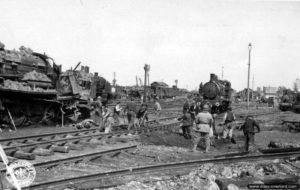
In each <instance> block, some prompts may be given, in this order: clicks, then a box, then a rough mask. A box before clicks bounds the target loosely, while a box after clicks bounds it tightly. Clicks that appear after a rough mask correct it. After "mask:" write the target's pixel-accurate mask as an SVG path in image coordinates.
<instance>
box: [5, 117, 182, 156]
mask: <svg viewBox="0 0 300 190" xmlns="http://www.w3.org/2000/svg"><path fill="white" fill-rule="evenodd" d="M169 119H173V118H165V120H169ZM178 124H179V122H172V123H169V124H159V125H156V126H152V127H144V128H140V129H134V130H130V131H128V130H123V131H116V132H113V133H103V132H100V129H99V128H93V129H85V130H76V131H66V132H58V133H47V134H40V135H32V136H25V137H15V138H9V139H1V140H0V143H1V144H2V146H3V149H4V151H5V153H6V154H7V155H8V156H10V157H14V158H19V159H27V160H34V159H35V156H36V155H41V156H43V155H44V156H46V155H49V154H50V153H52V152H62V153H68V152H69V150H82V149H83V148H84V146H86V145H93V146H94V145H98V144H101V143H103V142H107V141H109V140H110V139H113V138H128V137H129V136H130V135H132V134H141V133H148V132H152V131H158V130H165V129H168V128H172V127H174V126H177V125H178ZM128 139H130V138H128ZM12 159H13V158H12Z"/></svg>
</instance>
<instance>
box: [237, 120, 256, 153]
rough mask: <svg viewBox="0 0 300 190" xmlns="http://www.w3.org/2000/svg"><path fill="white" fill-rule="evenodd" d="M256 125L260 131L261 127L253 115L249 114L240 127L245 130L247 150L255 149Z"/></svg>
mask: <svg viewBox="0 0 300 190" xmlns="http://www.w3.org/2000/svg"><path fill="white" fill-rule="evenodd" d="M254 127H256V128H257V132H258V133H259V132H260V127H259V125H258V124H257V123H256V121H255V120H254V119H253V116H251V115H249V116H247V118H246V120H245V123H244V124H243V125H242V126H241V127H240V130H243V132H244V135H245V151H249V149H250V151H252V150H253V149H254V135H255V130H254Z"/></svg>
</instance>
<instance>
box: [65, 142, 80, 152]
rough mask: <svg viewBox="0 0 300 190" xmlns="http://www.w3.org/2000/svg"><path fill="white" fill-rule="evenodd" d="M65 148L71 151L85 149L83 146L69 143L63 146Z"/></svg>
mask: <svg viewBox="0 0 300 190" xmlns="http://www.w3.org/2000/svg"><path fill="white" fill-rule="evenodd" d="M63 146H67V147H69V149H70V150H83V147H84V146H83V145H81V144H75V143H72V142H67V143H65V144H63Z"/></svg>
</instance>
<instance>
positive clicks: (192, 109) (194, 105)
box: [183, 100, 197, 120]
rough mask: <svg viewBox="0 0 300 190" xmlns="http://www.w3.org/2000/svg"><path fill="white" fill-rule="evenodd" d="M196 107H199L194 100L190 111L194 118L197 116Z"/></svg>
mask: <svg viewBox="0 0 300 190" xmlns="http://www.w3.org/2000/svg"><path fill="white" fill-rule="evenodd" d="M196 109H197V106H196V103H195V101H194V100H193V101H192V104H191V107H190V108H189V112H190V114H191V117H192V119H193V120H195V117H196ZM183 111H184V110H183Z"/></svg>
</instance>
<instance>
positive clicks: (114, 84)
mask: <svg viewBox="0 0 300 190" xmlns="http://www.w3.org/2000/svg"><path fill="white" fill-rule="evenodd" d="M116 83H117V80H116V72H114V79H113V86H114V87H115V86H116Z"/></svg>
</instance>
